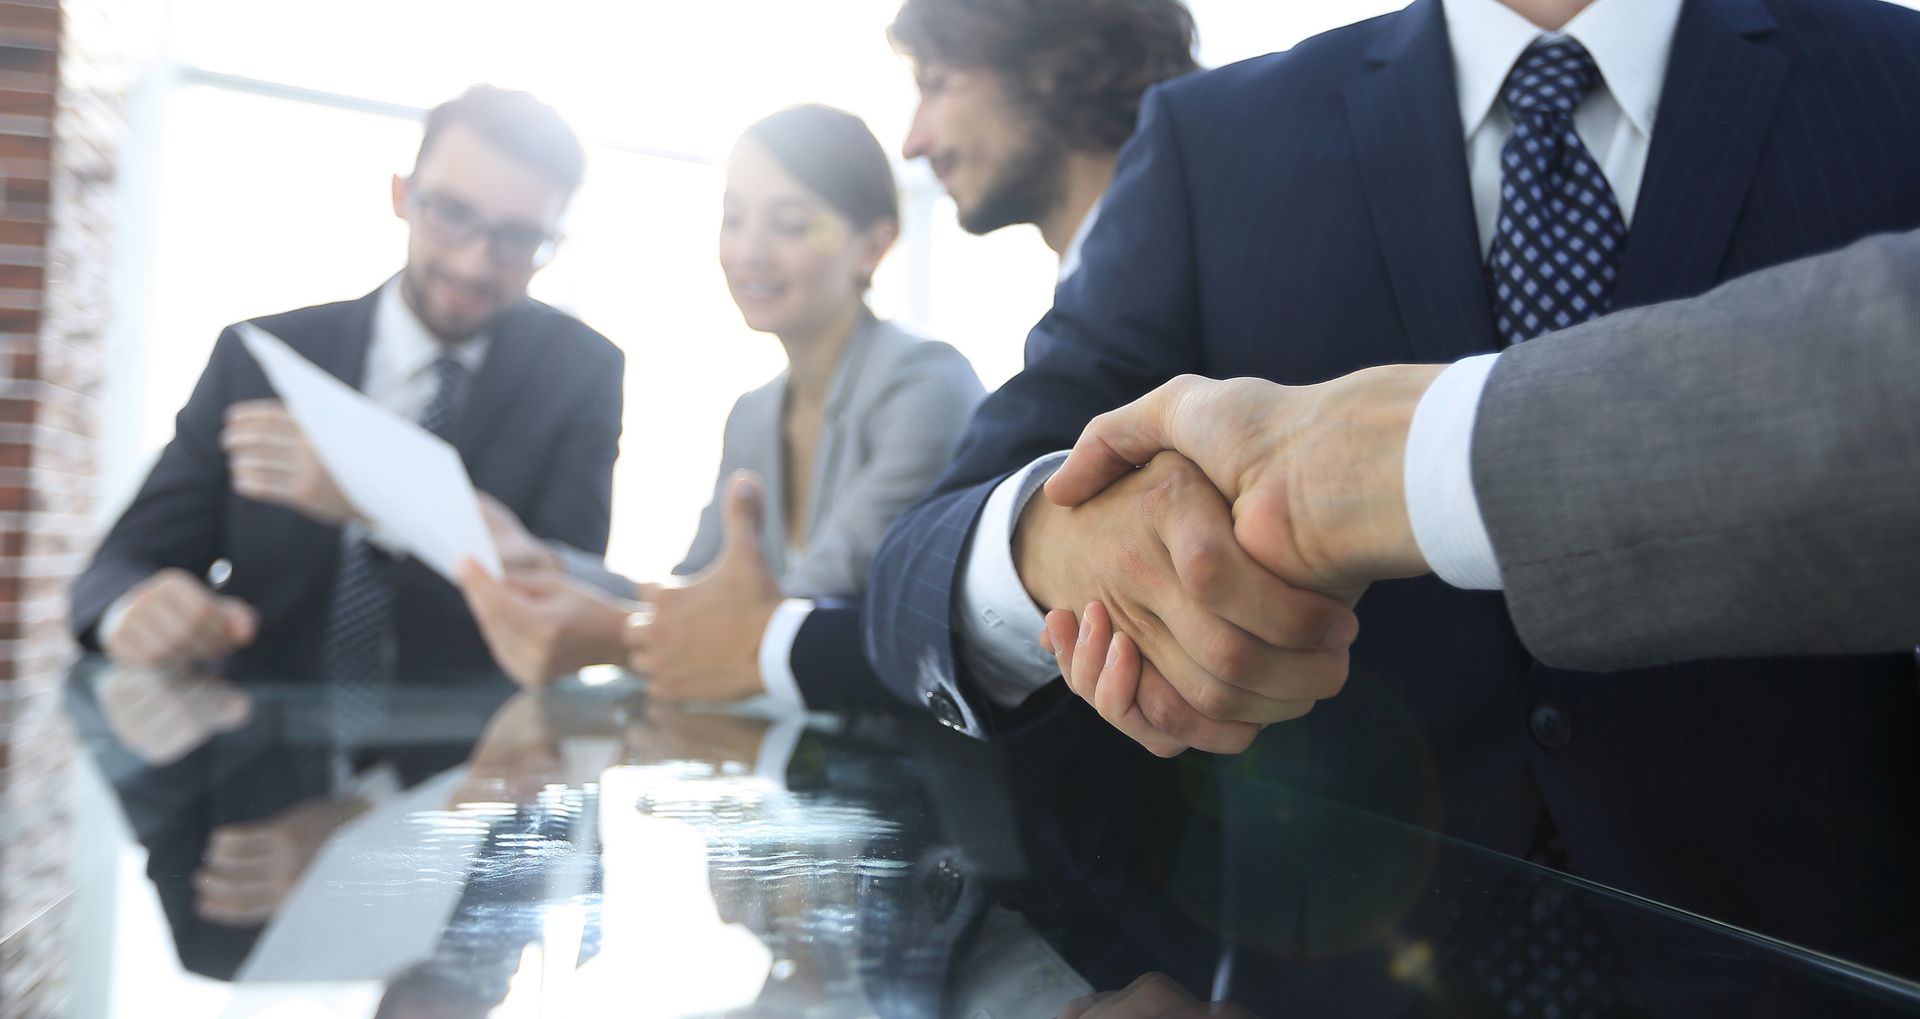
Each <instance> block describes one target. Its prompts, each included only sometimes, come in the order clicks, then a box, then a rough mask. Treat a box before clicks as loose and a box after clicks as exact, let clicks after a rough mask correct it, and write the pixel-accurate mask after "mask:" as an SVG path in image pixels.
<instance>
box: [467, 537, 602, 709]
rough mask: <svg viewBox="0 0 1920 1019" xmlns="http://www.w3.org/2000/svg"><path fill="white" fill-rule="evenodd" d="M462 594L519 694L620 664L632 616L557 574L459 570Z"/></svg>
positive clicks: (470, 566) (470, 567) (475, 567)
mask: <svg viewBox="0 0 1920 1019" xmlns="http://www.w3.org/2000/svg"><path fill="white" fill-rule="evenodd" d="M460 590H461V591H462V592H463V593H464V594H465V595H466V598H467V607H468V608H470V609H471V610H472V611H473V618H474V621H475V622H477V623H478V624H479V625H480V634H481V636H482V637H485V638H486V641H487V648H488V649H489V650H491V651H492V652H493V660H494V661H495V662H497V663H499V665H500V668H501V669H502V670H504V671H505V672H506V674H507V675H509V676H512V677H513V678H514V681H515V682H517V683H519V684H520V685H521V686H524V687H528V688H534V687H540V686H544V685H546V684H547V683H549V682H551V681H553V680H554V679H556V678H558V677H560V676H564V675H566V674H567V673H570V672H575V671H578V670H580V669H584V668H586V667H587V666H589V665H604V664H611V663H615V662H618V661H620V660H621V659H622V658H623V657H625V655H626V647H625V646H624V645H623V644H622V643H621V642H620V629H621V627H622V626H624V625H625V623H626V619H627V608H626V607H625V606H622V605H620V604H618V603H617V602H615V601H614V600H613V599H612V598H609V597H608V596H606V595H604V594H602V593H600V592H599V591H598V590H596V589H594V588H592V587H589V586H587V585H585V584H582V583H580V582H579V581H576V580H574V579H573V578H571V577H568V576H567V575H566V574H564V573H559V572H553V571H548V572H538V573H526V574H518V575H510V576H508V577H507V578H505V579H496V578H494V577H491V576H488V575H487V572H486V571H485V570H482V569H481V568H480V567H479V566H478V565H476V564H475V563H472V562H466V563H462V564H461V566H460Z"/></svg>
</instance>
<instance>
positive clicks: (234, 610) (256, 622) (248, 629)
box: [219, 597, 260, 647]
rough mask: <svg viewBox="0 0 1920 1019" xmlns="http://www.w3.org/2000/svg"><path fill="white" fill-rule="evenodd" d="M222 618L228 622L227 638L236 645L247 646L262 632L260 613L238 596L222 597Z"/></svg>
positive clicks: (220, 604)
mask: <svg viewBox="0 0 1920 1019" xmlns="http://www.w3.org/2000/svg"><path fill="white" fill-rule="evenodd" d="M219 608H220V618H221V620H222V621H223V622H225V623H226V629H227V640H228V641H229V642H231V643H232V644H233V646H234V647H246V646H247V645H248V644H251V643H253V638H254V637H255V636H256V635H258V634H259V632H260V614H259V613H257V612H255V611H254V610H253V606H251V605H248V604H247V603H246V602H243V601H241V600H240V599H238V598H224V597H223V598H221V599H220V602H219Z"/></svg>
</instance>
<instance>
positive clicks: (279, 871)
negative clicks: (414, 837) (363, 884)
mask: <svg viewBox="0 0 1920 1019" xmlns="http://www.w3.org/2000/svg"><path fill="white" fill-rule="evenodd" d="M366 809H367V804H366V802H365V801H364V800H360V799H358V798H353V799H328V800H309V801H308V802H306V803H302V804H300V805H298V806H296V807H292V808H289V809H287V810H285V811H282V812H281V813H280V814H278V815H277V816H275V817H273V818H271V819H269V820H266V821H256V822H250V823H247V824H228V825H221V826H220V827H218V828H215V829H214V830H213V836H212V838H210V839H208V841H207V856H206V860H205V862H204V863H203V864H202V865H201V867H200V870H199V871H198V872H197V873H195V874H194V875H193V889H194V907H193V908H194V912H196V913H198V914H199V915H200V918H201V919H203V920H206V921H208V922H210V923H217V924H224V925H226V926H229V927H252V926H256V925H258V924H262V923H265V922H266V921H267V920H268V918H270V917H272V916H273V913H274V911H275V910H277V909H279V908H280V903H281V902H282V901H284V900H285V899H286V897H287V893H288V892H290V891H292V890H293V886H294V883H295V882H297V881H299V880H300V875H301V874H302V873H305V871H306V869H307V864H309V863H311V862H313V857H314V854H316V853H318V852H319V851H320V847H321V846H322V845H325V844H326V841H327V838H328V837H329V836H331V835H332V834H333V832H334V830H335V829H337V828H339V827H340V826H341V825H343V824H345V823H347V822H348V821H351V820H353V819H354V818H355V817H357V816H359V815H360V814H361V813H363V812H365V811H366Z"/></svg>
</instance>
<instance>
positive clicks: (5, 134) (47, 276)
mask: <svg viewBox="0 0 1920 1019" xmlns="http://www.w3.org/2000/svg"><path fill="white" fill-rule="evenodd" d="M110 20H111V19H110V17H109V11H108V7H107V4H106V3H105V2H104V0H69V2H67V3H65V4H62V3H60V2H59V0H11V2H8V0H0V175H3V177H4V180H3V181H0V1015H4V1016H9V1017H12V1016H21V1017H29V1016H52V1015H58V1014H61V1013H62V1012H63V1007H62V1006H63V1003H64V1001H65V999H66V987H65V984H64V978H65V956H66V946H65V937H64V920H65V909H66V903H67V901H68V899H69V897H70V895H71V893H72V887H73V876H72V875H71V874H70V873H69V872H68V867H67V860H68V858H69V855H70V854H69V852H68V847H67V845H66V842H67V837H68V817H67V804H66V799H67V793H68V788H69V769H70V767H71V766H72V762H73V755H74V747H73V743H72V737H71V734H70V732H69V731H68V729H67V727H66V725H65V723H64V719H63V717H62V715H61V712H60V702H59V687H60V683H61V681H62V678H63V676H64V674H65V671H66V669H67V667H68V665H69V663H70V662H71V661H72V657H73V649H72V646H71V643H70V642H69V641H68V639H67V637H66V634H65V627H64V624H63V616H64V611H65V588H66V584H67V582H68V581H69V580H70V579H71V578H72V576H73V575H74V573H75V572H77V571H78V569H79V567H80V566H81V564H82V562H83V558H84V553H85V551H86V549H85V545H86V543H87V541H88V540H89V535H90V512H91V502H92V498H93V487H94V474H95V458H96V445H95V439H96V435H95V427H96V423H97V421H98V420H99V417H100V415H99V396H98V394H99V391H100V376H101V368H102V355H103V350H104V347H105V332H106V329H107V321H108V319H107V308H108V301H107V273H108V272H109V270H110V268H111V263H112V258H111V253H112V232H111V227H112V222H113V172H112V171H113V166H114V153H115V151H116V149H117V146H118V145H119V142H120V138H121V136H122V134H123V124H124V118H123V114H122V109H121V97H122V96H124V95H125V93H126V83H127V80H128V77H127V69H126V68H125V67H124V66H121V65H120V64H118V63H116V62H115V61H114V60H113V59H112V58H111V53H112V47H111V46H110V45H105V44H99V45H90V42H89V41H90V40H101V41H110V40H111V39H112V33H111V30H110V29H111V25H110Z"/></svg>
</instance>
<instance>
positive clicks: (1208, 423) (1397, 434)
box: [1013, 365, 1442, 757]
mask: <svg viewBox="0 0 1920 1019" xmlns="http://www.w3.org/2000/svg"><path fill="white" fill-rule="evenodd" d="M1441 370H1442V366H1438V365H1392V366H1386V367H1380V368H1371V369H1368V370H1365V371H1361V372H1356V373H1354V374H1352V375H1348V376H1345V377H1342V378H1339V379H1335V380H1333V381H1331V382H1326V383H1322V384H1320V385H1314V386H1302V387H1290V386H1282V385H1277V384H1275V383H1271V382H1264V381H1260V380H1256V379H1232V380H1228V381H1213V380H1210V379H1204V378H1200V377H1197V376H1183V377H1181V378H1177V379H1175V380H1173V381H1172V382H1169V383H1167V384H1166V385H1164V386H1161V387H1160V388H1159V389H1156V390H1154V391H1153V392H1152V393H1149V394H1148V395H1147V396H1145V397H1142V398H1141V399H1140V400H1138V401H1136V402H1134V403H1132V404H1129V405H1127V406H1125V407H1122V408H1120V409H1119V410H1115V411H1112V412H1109V413H1107V414H1103V415H1101V416H1100V417H1097V418H1095V419H1094V420H1093V421H1092V423H1091V424H1089V425H1088V426H1087V428H1086V431H1085V432H1084V433H1083V434H1082V435H1081V437H1080V439H1079V441H1078V442H1077V443H1075V445H1074V448H1073V451H1072V452H1071V453H1070V454H1069V455H1068V457H1067V459H1066V461H1065V463H1064V464H1062V465H1061V466H1060V469H1059V470H1058V471H1057V472H1056V473H1055V474H1054V475H1053V477H1052V478H1051V479H1049V480H1048V482H1047V484H1046V488H1045V492H1044V495H1042V496H1038V497H1036V498H1034V499H1032V500H1031V501H1029V502H1028V503H1027V505H1026V506H1025V508H1024V509H1023V510H1022V511H1021V516H1020V519H1019V522H1018V524H1017V526H1016V528H1015V533H1014V549H1013V553H1014V563H1015V566H1016V568H1017V570H1018V571H1019V574H1020V579H1021V582H1022V583H1023V584H1024V585H1025V586H1026V588H1027V592H1028V593H1029V594H1030V595H1031V596H1032V597H1033V599H1034V600H1035V601H1036V602H1038V603H1039V604H1040V605H1041V606H1042V607H1043V608H1045V609H1047V610H1050V611H1048V612H1047V617H1046V626H1045V629H1044V630H1043V631H1042V632H1041V634H1040V635H1039V639H1040V642H1041V645H1042V646H1043V647H1045V648H1046V649H1047V651H1048V652H1049V653H1051V654H1052V655H1053V656H1054V658H1055V660H1056V661H1057V662H1058V664H1059V667H1060V674H1061V675H1062V676H1063V677H1064V678H1065V679H1066V681H1067V685H1068V686H1069V687H1070V688H1071V689H1072V690H1073V692H1074V693H1075V694H1076V695H1077V696H1079V697H1080V698H1081V699H1083V700H1085V701H1087V702H1088V703H1089V704H1091V705H1093V707H1094V708H1095V710H1097V711H1099V713H1100V715H1101V717H1103V718H1105V719H1106V720H1107V722H1108V723H1109V724H1111V725H1113V726H1114V727H1116V728H1118V729H1120V730H1121V731H1122V732H1124V733H1126V734H1127V735H1128V736H1129V737H1131V738H1132V739H1133V740H1135V741H1136V742H1138V743H1140V744H1141V745H1142V746H1144V747H1146V748H1147V749H1148V750H1150V751H1152V752H1154V753H1155V754H1159V755H1161V756H1163V757H1170V756H1173V755H1175V754H1178V753H1180V752H1182V751H1184V750H1186V749H1187V748H1189V747H1192V748H1196V749H1200V750H1206V751H1210V752H1214V753H1238V752H1240V751H1242V750H1245V749H1246V748H1247V746H1248V744H1250V743H1251V742H1252V740H1253V738H1254V736H1255V735H1256V734H1258V732H1259V731H1260V728H1261V727H1262V726H1264V725H1267V724H1269V723H1272V722H1279V721H1285V720H1288V719H1294V718H1298V717H1300V716H1302V715H1304V714H1306V713H1307V712H1308V711H1309V710H1311V709H1312V707H1313V705H1314V703H1315V702H1317V701H1320V700H1324V699H1326V698H1328V697H1332V696H1334V695H1335V694H1337V693H1339V692H1340V689H1341V686H1342V685H1343V684H1344V683H1345V681H1346V677H1347V652H1348V648H1349V647H1350V646H1351V645H1352V643H1353V641H1354V639H1355V638H1356V636H1357V635H1358V633H1359V621H1358V620H1357V619H1356V618H1355V616H1354V614H1353V606H1354V605H1355V603H1357V602H1358V601H1359V599H1360V595H1361V594H1362V593H1363V592H1364V591H1365V590H1366V588H1367V585H1368V584H1370V583H1371V582H1373V581H1375V580H1385V579H1390V578H1396V577H1411V576H1418V575H1420V574H1423V573H1426V572H1428V566H1427V563H1426V560H1425V559H1424V557H1423V556H1422V555H1421V552H1420V548H1419V545H1418V544H1417V542H1416V541H1415V538H1414V535H1413V530H1412V526H1411V523H1410V522H1409V518H1408V514H1407V506H1406V497H1405V484H1404V472H1405V462H1404V461H1405V456H1406V443H1407V433H1408V429H1409V427H1410V425H1411V423H1412V419H1413V413H1414V410H1415V408H1416V407H1417V406H1418V405H1419V402H1420V397H1421V396H1422V394H1423V393H1425V391H1426V389H1427V387H1428V386H1429V385H1430V384H1431V383H1432V382H1433V380H1434V378H1435V377H1436V376H1437V375H1438V374H1439V373H1440V372H1441Z"/></svg>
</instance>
